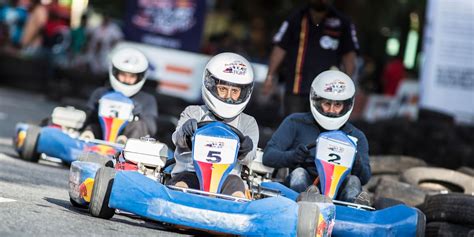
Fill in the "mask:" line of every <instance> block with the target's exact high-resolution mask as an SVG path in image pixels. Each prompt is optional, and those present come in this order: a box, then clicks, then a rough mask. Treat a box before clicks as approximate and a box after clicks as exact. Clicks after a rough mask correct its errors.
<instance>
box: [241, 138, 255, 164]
mask: <svg viewBox="0 0 474 237" xmlns="http://www.w3.org/2000/svg"><path fill="white" fill-rule="evenodd" d="M252 149H253V142H252V139H251V138H250V137H249V136H245V137H244V139H242V141H240V148H239V156H238V158H239V160H241V159H243V158H244V157H245V155H247V154H248V153H249V152H250V151H251V150H252Z"/></svg>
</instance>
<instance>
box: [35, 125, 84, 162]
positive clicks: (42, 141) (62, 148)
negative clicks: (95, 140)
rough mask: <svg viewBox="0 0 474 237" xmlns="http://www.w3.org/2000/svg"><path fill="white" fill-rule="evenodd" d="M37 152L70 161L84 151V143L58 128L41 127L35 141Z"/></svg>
mask: <svg viewBox="0 0 474 237" xmlns="http://www.w3.org/2000/svg"><path fill="white" fill-rule="evenodd" d="M37 144H38V145H37V148H36V149H37V152H38V153H44V154H46V155H48V156H51V157H56V158H59V159H61V160H62V161H64V162H65V163H71V162H73V161H75V160H76V159H77V157H78V156H79V155H80V154H81V153H82V152H83V151H84V147H85V146H86V143H85V142H83V141H81V140H78V139H74V138H72V137H70V136H69V135H67V134H66V133H64V132H62V131H61V130H60V129H58V128H52V127H43V128H41V133H40V136H39V139H38V143H37Z"/></svg>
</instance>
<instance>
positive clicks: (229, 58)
mask: <svg viewBox="0 0 474 237" xmlns="http://www.w3.org/2000/svg"><path fill="white" fill-rule="evenodd" d="M253 81H254V78H253V69H252V67H251V65H250V63H249V62H248V61H247V60H246V59H245V58H244V57H242V56H240V55H238V54H235V53H221V54H218V55H216V56H214V57H212V58H211V60H210V61H209V62H208V63H207V65H206V67H205V70H204V74H203V81H202V83H203V84H202V98H203V100H204V103H205V105H200V106H199V105H191V106H188V107H186V109H185V110H184V111H183V112H182V113H181V117H180V119H179V121H178V125H177V127H176V131H175V132H174V133H173V137H172V138H173V143H174V144H175V145H176V151H175V153H174V157H175V160H176V166H175V167H174V168H173V171H172V178H171V179H170V181H169V184H172V185H176V186H180V187H185V188H194V189H199V180H198V177H197V176H196V173H195V170H194V167H193V162H192V157H191V149H190V147H188V144H187V140H188V139H189V138H190V137H192V136H193V134H194V132H195V131H196V129H197V123H198V122H201V121H221V122H224V123H226V124H229V125H232V126H233V127H235V128H237V129H238V130H239V131H240V132H241V133H242V134H243V135H244V136H245V138H244V139H243V140H241V141H240V148H239V151H238V160H239V162H238V163H239V164H237V165H236V166H235V167H234V169H233V170H232V171H231V173H230V175H229V176H227V179H226V180H225V181H224V184H223V186H222V190H221V192H222V193H223V194H227V195H232V196H236V197H244V196H245V195H244V193H245V185H244V182H243V181H242V179H241V178H240V172H241V167H242V166H241V165H242V164H244V165H247V164H249V162H250V161H251V160H253V158H254V157H255V153H256V148H257V144H258V138H259V137H258V125H257V122H256V121H255V119H254V118H253V117H252V116H250V115H247V114H245V113H242V111H243V110H244V108H245V106H246V105H247V104H248V102H249V100H250V96H251V94H252V90H253V84H254V83H253Z"/></svg>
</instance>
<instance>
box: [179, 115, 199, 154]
mask: <svg viewBox="0 0 474 237" xmlns="http://www.w3.org/2000/svg"><path fill="white" fill-rule="evenodd" d="M196 129H197V120H196V119H188V121H186V122H184V123H183V125H181V133H182V135H183V136H184V137H183V138H184V140H185V141H186V144H187V145H188V147H189V148H191V137H192V136H193V135H194V132H195V131H196Z"/></svg>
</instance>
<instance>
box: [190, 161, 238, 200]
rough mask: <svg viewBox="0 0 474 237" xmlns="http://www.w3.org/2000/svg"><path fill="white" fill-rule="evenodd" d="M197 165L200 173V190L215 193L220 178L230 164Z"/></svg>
mask: <svg viewBox="0 0 474 237" xmlns="http://www.w3.org/2000/svg"><path fill="white" fill-rule="evenodd" d="M197 163H198V166H199V169H200V171H201V190H203V191H206V192H211V193H217V192H218V191H219V185H220V184H221V181H222V177H223V176H224V173H225V171H226V170H227V169H228V168H229V166H230V165H231V164H212V163H205V162H201V161H197Z"/></svg>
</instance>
